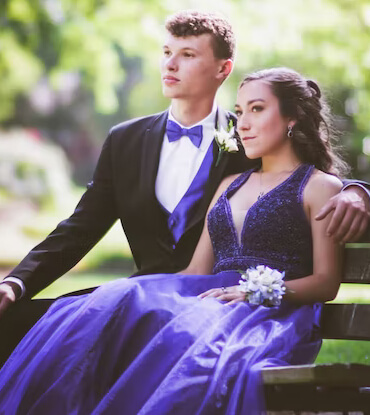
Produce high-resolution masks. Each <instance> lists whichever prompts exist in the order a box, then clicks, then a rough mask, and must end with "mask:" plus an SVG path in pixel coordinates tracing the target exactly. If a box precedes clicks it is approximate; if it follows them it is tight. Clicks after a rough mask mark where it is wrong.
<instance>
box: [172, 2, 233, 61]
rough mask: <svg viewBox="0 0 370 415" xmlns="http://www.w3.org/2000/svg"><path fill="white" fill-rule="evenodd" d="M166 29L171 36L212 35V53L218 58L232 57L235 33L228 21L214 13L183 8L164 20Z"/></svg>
mask: <svg viewBox="0 0 370 415" xmlns="http://www.w3.org/2000/svg"><path fill="white" fill-rule="evenodd" d="M166 29H167V30H168V31H169V32H170V33H171V35H172V36H176V37H187V36H200V35H203V34H205V33H209V34H210V35H211V36H212V47H213V53H214V55H215V57H216V58H218V59H234V55H235V35H234V32H233V30H232V28H231V25H230V23H229V22H228V21H227V20H226V19H225V18H224V17H222V16H220V15H217V14H215V13H205V12H200V11H195V10H183V11H180V12H178V13H175V14H174V15H172V16H170V17H169V18H168V19H167V20H166Z"/></svg>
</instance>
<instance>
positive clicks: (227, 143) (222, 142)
mask: <svg viewBox="0 0 370 415" xmlns="http://www.w3.org/2000/svg"><path fill="white" fill-rule="evenodd" d="M215 140H216V143H217V145H218V156H217V161H216V167H217V166H218V163H219V162H220V160H221V157H222V154H223V153H225V152H226V153H236V152H237V151H238V150H239V148H238V142H237V141H236V138H235V127H234V124H233V121H232V120H229V125H228V129H227V131H225V130H224V128H223V127H221V128H219V129H217V130H216V131H215Z"/></svg>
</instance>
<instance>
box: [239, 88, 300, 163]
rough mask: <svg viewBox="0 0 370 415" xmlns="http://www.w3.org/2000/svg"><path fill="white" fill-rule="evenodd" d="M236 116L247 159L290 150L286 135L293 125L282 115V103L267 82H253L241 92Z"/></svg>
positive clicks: (241, 89)
mask: <svg viewBox="0 0 370 415" xmlns="http://www.w3.org/2000/svg"><path fill="white" fill-rule="evenodd" d="M235 113H236V115H237V118H238V123H237V130H238V134H239V136H240V139H241V141H242V143H243V147H244V150H245V154H246V156H247V157H248V158H251V159H255V158H259V157H264V156H268V155H272V154H278V152H279V151H280V150H281V149H282V148H283V147H285V146H287V145H289V146H290V139H289V138H288V137H287V131H288V125H291V126H293V122H292V121H291V120H290V119H289V118H287V117H283V116H282V115H281V113H280V108H279V101H278V99H277V98H276V96H275V95H274V94H273V93H272V91H271V88H270V86H269V84H268V83H267V82H266V81H264V80H256V81H250V82H247V83H246V84H244V85H243V86H242V87H241V88H240V89H239V91H238V94H237V98H236V105H235Z"/></svg>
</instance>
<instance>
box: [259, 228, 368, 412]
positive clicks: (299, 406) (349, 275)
mask: <svg viewBox="0 0 370 415" xmlns="http://www.w3.org/2000/svg"><path fill="white" fill-rule="evenodd" d="M342 282H343V283H354V284H356V283H357V284H359V283H360V284H369V283H370V231H369V232H367V235H365V237H364V238H363V239H362V241H361V243H359V244H353V245H351V244H348V245H346V248H345V269H344V273H343V280H342ZM321 327H322V336H323V338H324V339H344V340H370V304H336V303H334V304H331V303H328V304H325V305H324V309H323V314H322V320H321ZM369 355H370V342H369ZM262 379H263V384H264V390H265V400H266V408H267V410H268V411H272V412H279V411H294V412H296V413H299V412H307V411H309V412H343V413H348V412H356V413H357V412H360V413H361V412H362V413H363V414H366V415H370V365H365V364H354V363H348V364H339V363H338V364H325V365H316V364H312V365H301V366H285V367H283V366H281V367H272V368H266V369H263V370H262Z"/></svg>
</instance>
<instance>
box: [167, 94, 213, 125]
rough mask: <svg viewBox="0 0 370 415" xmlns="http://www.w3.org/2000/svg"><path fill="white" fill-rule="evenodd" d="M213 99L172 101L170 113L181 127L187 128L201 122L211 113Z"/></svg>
mask: <svg viewBox="0 0 370 415" xmlns="http://www.w3.org/2000/svg"><path fill="white" fill-rule="evenodd" d="M213 101H214V97H212V98H211V99H209V98H208V99H203V100H197V101H196V102H194V101H191V102H190V101H188V100H180V99H173V100H172V101H171V113H172V115H173V117H174V118H175V120H176V121H177V122H179V123H180V124H181V125H183V126H185V127H188V126H190V125H194V124H196V123H198V122H199V121H202V120H203V119H204V118H206V117H207V115H209V114H210V113H211V112H212V108H213Z"/></svg>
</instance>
